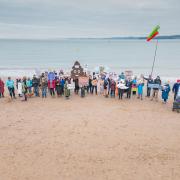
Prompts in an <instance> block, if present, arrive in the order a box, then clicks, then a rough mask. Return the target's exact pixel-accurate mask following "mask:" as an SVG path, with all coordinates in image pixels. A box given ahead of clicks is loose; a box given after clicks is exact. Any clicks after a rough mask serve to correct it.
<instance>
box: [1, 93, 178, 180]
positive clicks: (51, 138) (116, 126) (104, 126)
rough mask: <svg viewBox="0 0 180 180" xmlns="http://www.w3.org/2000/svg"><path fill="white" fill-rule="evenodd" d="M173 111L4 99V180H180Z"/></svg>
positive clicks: (95, 99)
mask: <svg viewBox="0 0 180 180" xmlns="http://www.w3.org/2000/svg"><path fill="white" fill-rule="evenodd" d="M171 106H172V101H170V102H169V103H168V104H166V105H164V104H162V103H161V102H151V101H150V100H149V99H145V100H143V101H140V100H137V99H133V100H127V99H124V100H123V101H121V100H118V99H116V100H114V99H111V98H108V99H106V98H103V97H101V96H91V95H90V96H88V97H85V98H84V99H82V98H80V97H78V96H75V95H74V96H73V97H71V99H70V100H65V99H64V98H54V99H53V98H50V97H49V98H47V99H45V100H42V99H41V98H31V99H30V100H29V101H28V102H21V101H20V100H18V99H17V100H14V101H13V102H9V101H8V99H7V98H6V99H0V180H179V179H180V114H178V113H176V112H172V110H171Z"/></svg>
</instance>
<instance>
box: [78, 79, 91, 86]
mask: <svg viewBox="0 0 180 180" xmlns="http://www.w3.org/2000/svg"><path fill="white" fill-rule="evenodd" d="M88 84H89V78H88V77H79V86H80V87H82V86H88Z"/></svg>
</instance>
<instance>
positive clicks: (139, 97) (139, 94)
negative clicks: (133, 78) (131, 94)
mask: <svg viewBox="0 0 180 180" xmlns="http://www.w3.org/2000/svg"><path fill="white" fill-rule="evenodd" d="M143 87H144V83H143V81H142V80H140V81H139V82H138V85H137V88H138V99H141V100H143Z"/></svg>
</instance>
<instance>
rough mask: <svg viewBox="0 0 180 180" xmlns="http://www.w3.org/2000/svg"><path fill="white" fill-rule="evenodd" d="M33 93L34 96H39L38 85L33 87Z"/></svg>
mask: <svg viewBox="0 0 180 180" xmlns="http://www.w3.org/2000/svg"><path fill="white" fill-rule="evenodd" d="M34 94H35V96H36V97H37V96H39V87H38V86H35V87H34Z"/></svg>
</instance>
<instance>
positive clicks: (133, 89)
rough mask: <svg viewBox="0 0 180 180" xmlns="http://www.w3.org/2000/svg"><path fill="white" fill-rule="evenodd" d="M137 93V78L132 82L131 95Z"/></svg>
mask: <svg viewBox="0 0 180 180" xmlns="http://www.w3.org/2000/svg"><path fill="white" fill-rule="evenodd" d="M136 92H137V77H136V76H135V77H134V79H133V80H132V94H133V95H134V96H135V95H136Z"/></svg>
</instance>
